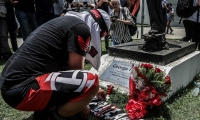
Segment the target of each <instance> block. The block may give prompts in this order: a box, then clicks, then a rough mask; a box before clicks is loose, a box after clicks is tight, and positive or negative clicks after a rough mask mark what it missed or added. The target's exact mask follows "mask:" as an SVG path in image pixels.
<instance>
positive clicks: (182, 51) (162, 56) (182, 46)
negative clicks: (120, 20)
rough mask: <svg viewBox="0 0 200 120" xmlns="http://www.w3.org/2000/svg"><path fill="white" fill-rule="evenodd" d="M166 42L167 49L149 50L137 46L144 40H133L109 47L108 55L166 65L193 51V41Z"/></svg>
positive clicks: (141, 44)
mask: <svg viewBox="0 0 200 120" xmlns="http://www.w3.org/2000/svg"><path fill="white" fill-rule="evenodd" d="M167 42H168V43H169V50H167V49H166V50H161V51H153V52H150V51H144V50H140V49H139V48H138V47H139V46H143V45H144V40H134V41H133V42H129V43H124V44H120V45H116V46H111V47H109V55H111V56H117V57H122V58H131V59H134V60H137V61H142V62H152V63H156V64H159V65H166V64H169V63H171V62H173V61H175V60H177V59H179V58H181V57H183V56H185V55H187V54H189V53H191V52H194V51H195V43H193V42H182V41H172V40H171V41H170V40H169V41H167Z"/></svg>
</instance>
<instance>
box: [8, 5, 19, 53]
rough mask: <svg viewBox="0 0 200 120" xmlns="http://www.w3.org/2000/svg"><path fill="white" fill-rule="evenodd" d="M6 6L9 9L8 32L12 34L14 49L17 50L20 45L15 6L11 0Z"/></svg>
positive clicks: (11, 39)
mask: <svg viewBox="0 0 200 120" xmlns="http://www.w3.org/2000/svg"><path fill="white" fill-rule="evenodd" d="M5 6H6V9H7V14H6V23H7V27H8V33H9V34H10V41H11V45H12V49H13V51H14V52H15V51H16V50H17V49H18V45H17V22H16V19H15V11H14V6H13V4H12V3H11V2H10V1H8V2H6V4H5Z"/></svg>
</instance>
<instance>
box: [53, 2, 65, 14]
mask: <svg viewBox="0 0 200 120" xmlns="http://www.w3.org/2000/svg"><path fill="white" fill-rule="evenodd" d="M53 6H54V14H55V17H59V16H61V14H62V11H63V6H64V0H57V1H56V2H54V4H53Z"/></svg>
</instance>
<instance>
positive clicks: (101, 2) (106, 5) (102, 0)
mask: <svg viewBox="0 0 200 120" xmlns="http://www.w3.org/2000/svg"><path fill="white" fill-rule="evenodd" d="M95 8H96V9H102V10H104V11H105V12H106V13H108V15H109V16H110V12H111V9H113V6H112V4H111V2H110V1H108V0H98V2H97V3H96V2H95ZM104 39H105V47H106V51H108V47H109V33H108V34H107V35H106V36H105V37H104Z"/></svg>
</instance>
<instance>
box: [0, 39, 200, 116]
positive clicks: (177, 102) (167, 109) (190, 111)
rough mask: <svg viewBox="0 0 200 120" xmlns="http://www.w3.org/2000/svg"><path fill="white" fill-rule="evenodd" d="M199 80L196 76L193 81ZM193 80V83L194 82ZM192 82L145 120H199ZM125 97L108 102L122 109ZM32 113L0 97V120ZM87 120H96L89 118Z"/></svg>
mask: <svg viewBox="0 0 200 120" xmlns="http://www.w3.org/2000/svg"><path fill="white" fill-rule="evenodd" d="M102 45H103V47H102V50H103V54H105V53H106V51H105V45H104V41H103V42H102ZM4 65H5V61H0V72H1V71H2V69H3V67H4ZM90 68H91V65H90V64H86V65H85V69H90ZM197 79H198V80H200V76H199V75H198V76H197V77H196V78H194V80H197ZM194 80H193V81H194ZM193 81H192V82H191V84H189V85H188V86H187V87H185V88H182V89H181V90H180V91H178V92H177V93H176V94H174V95H173V96H172V97H171V98H170V99H169V100H167V101H166V102H165V103H163V105H162V106H160V107H157V108H152V109H151V110H149V114H148V116H147V118H146V119H148V120H200V95H199V96H197V97H194V96H192V94H191V92H192V90H193V89H194V87H195V86H194V85H193ZM127 99H128V98H127V95H125V94H121V93H119V92H118V91H114V94H112V95H111V97H110V100H109V102H111V103H113V104H115V105H117V106H118V107H120V108H122V109H123V108H124V106H125V104H126V102H127ZM31 114H32V112H22V111H18V110H15V109H13V108H11V107H9V106H8V105H7V104H6V103H5V102H4V101H3V99H2V98H1V96H0V120H31ZM89 120H97V119H96V118H94V117H92V116H90V118H89Z"/></svg>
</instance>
